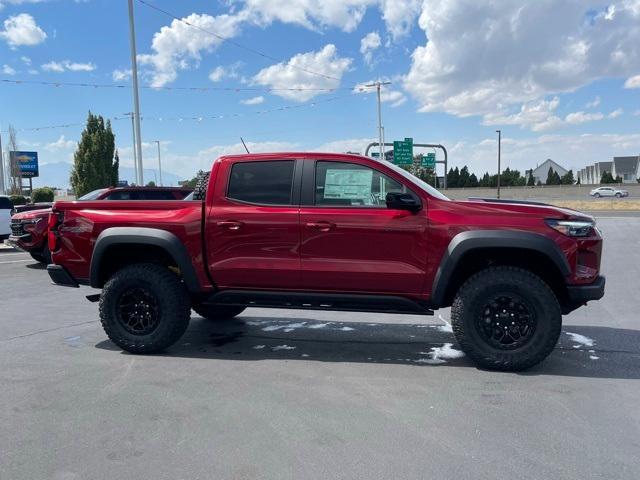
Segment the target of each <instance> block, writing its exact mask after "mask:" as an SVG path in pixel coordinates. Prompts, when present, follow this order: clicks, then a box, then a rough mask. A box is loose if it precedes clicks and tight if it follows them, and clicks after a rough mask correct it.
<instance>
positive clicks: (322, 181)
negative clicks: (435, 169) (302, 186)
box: [315, 161, 407, 207]
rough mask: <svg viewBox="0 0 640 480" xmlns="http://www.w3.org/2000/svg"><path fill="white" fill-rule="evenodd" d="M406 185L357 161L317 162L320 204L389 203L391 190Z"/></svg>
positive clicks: (355, 205)
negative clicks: (387, 198) (387, 200)
mask: <svg viewBox="0 0 640 480" xmlns="http://www.w3.org/2000/svg"><path fill="white" fill-rule="evenodd" d="M406 191H407V190H406V187H405V186H404V185H401V184H400V183H398V182H396V181H395V180H393V179H391V178H389V177H387V176H386V175H384V174H382V173H380V172H378V171H377V170H374V169H372V168H369V167H365V166H363V165H358V164H356V163H345V162H320V161H319V162H316V185H315V204H316V205H319V206H325V207H329V206H348V207H386V197H387V193H392V192H394V193H406Z"/></svg>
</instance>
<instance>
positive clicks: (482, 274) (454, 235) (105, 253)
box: [48, 153, 605, 370]
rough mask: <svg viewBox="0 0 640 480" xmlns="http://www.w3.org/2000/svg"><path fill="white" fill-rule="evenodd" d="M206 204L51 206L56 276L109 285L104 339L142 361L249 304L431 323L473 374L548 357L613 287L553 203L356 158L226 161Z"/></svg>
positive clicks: (590, 241)
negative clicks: (576, 317) (449, 335)
mask: <svg viewBox="0 0 640 480" xmlns="http://www.w3.org/2000/svg"><path fill="white" fill-rule="evenodd" d="M194 193H195V197H196V198H198V197H200V198H203V200H201V201H183V202H57V203H56V204H55V205H54V207H53V213H52V214H51V216H50V217H49V226H50V233H49V247H50V248H51V251H52V253H53V261H54V263H55V265H49V267H48V272H49V275H50V276H51V278H52V280H53V281H54V283H57V284H60V285H66V286H73V287H77V286H78V285H79V284H86V285H91V286H92V287H94V288H101V289H102V293H101V294H100V295H96V296H90V297H89V298H90V299H92V300H98V299H99V301H100V318H101V321H102V325H103V327H104V329H105V332H106V334H107V335H108V336H109V338H110V339H111V340H112V341H113V342H114V343H115V344H117V345H118V346H120V347H121V348H123V349H125V350H128V351H130V352H135V353H151V352H158V351H161V350H163V349H165V348H167V347H169V346H170V345H172V344H173V343H175V342H176V341H177V340H178V339H179V338H180V336H181V335H182V334H183V333H184V332H185V330H186V329H187V325H188V323H189V319H190V310H191V309H192V308H193V309H194V310H195V311H196V312H197V313H198V314H200V315H201V316H203V317H206V318H208V319H212V320H215V319H224V318H230V317H233V316H235V315H238V314H240V313H241V312H242V311H243V310H244V309H245V308H246V307H248V306H256V307H274V308H302V309H317V310H347V311H364V312H387V313H389V312H390V313H407V314H418V315H432V314H433V311H434V310H435V309H438V308H444V307H448V306H451V307H452V312H451V319H452V325H453V330H454V334H455V336H456V338H457V340H458V342H459V344H460V346H461V347H462V349H463V350H464V351H465V352H466V353H467V354H468V355H469V356H470V357H471V358H472V359H473V360H474V361H475V362H477V364H478V365H480V366H482V367H486V368H494V369H501V370H520V369H524V368H527V367H530V366H532V365H535V364H536V363H538V362H540V361H541V360H543V359H544V358H545V357H546V356H547V355H549V353H550V352H551V351H552V350H553V348H554V346H555V345H556V342H557V340H558V336H559V334H560V329H561V323H562V314H566V313H568V312H570V311H572V310H574V309H575V308H577V307H579V306H581V305H584V304H585V303H586V302H587V301H589V300H596V299H599V298H601V297H602V295H603V294H604V283H605V281H604V278H603V277H602V276H600V274H599V269H600V254H601V249H602V238H601V236H600V233H599V232H598V230H597V229H596V227H595V223H594V220H593V218H591V217H589V216H587V215H584V214H582V213H579V212H576V211H572V210H566V209H562V208H556V207H553V206H550V205H545V204H534V203H525V202H519V203H518V202H511V201H504V200H486V199H485V200H482V199H480V200H475V201H452V200H449V199H448V198H447V197H445V196H444V195H443V194H442V193H440V192H438V191H437V190H435V189H434V188H432V187H431V186H429V185H427V184H426V183H424V182H422V181H421V180H419V179H418V178H416V177H414V176H412V175H411V174H409V173H407V172H406V171H405V170H402V169H401V168H399V167H396V166H394V165H392V164H390V163H387V162H385V161H377V160H374V159H370V158H365V157H361V156H357V155H341V154H319V153H277V154H256V155H251V154H249V155H238V156H225V157H221V158H219V159H218V160H216V161H215V162H214V164H213V167H212V170H211V173H210V176H209V180H208V183H206V184H204V183H202V184H200V185H198V186H197V187H196V190H195V192H194Z"/></svg>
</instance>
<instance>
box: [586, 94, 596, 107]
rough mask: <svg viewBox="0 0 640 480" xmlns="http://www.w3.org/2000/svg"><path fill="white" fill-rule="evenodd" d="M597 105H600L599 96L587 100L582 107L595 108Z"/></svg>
mask: <svg viewBox="0 0 640 480" xmlns="http://www.w3.org/2000/svg"><path fill="white" fill-rule="evenodd" d="M598 105H600V96H597V97H596V98H594V99H593V100H591V101H590V102H587V104H586V105H585V106H584V108H595V107H597V106H598Z"/></svg>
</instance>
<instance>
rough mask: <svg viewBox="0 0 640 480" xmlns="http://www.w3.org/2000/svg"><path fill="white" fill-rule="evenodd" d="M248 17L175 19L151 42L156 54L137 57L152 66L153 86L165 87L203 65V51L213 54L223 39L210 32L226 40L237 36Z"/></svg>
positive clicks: (209, 16)
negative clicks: (183, 73) (182, 74)
mask: <svg viewBox="0 0 640 480" xmlns="http://www.w3.org/2000/svg"><path fill="white" fill-rule="evenodd" d="M246 18H247V14H246V13H243V12H240V13H238V14H236V15H227V14H224V15H218V16H217V17H213V16H211V15H207V14H202V15H198V14H196V13H192V14H191V15H189V16H188V17H185V18H184V19H183V20H184V21H185V22H188V23H189V24H190V25H193V26H195V27H197V28H194V27H193V26H189V25H187V24H185V23H183V22H181V21H179V20H173V21H172V22H171V25H170V26H164V27H162V28H161V29H160V31H159V32H156V33H155V34H154V36H153V41H152V42H151V49H152V50H153V52H154V53H151V54H143V55H138V60H139V62H140V64H141V65H143V66H149V67H151V70H152V71H151V72H150V75H151V78H152V82H151V84H152V85H153V86H155V87H162V86H164V85H166V84H168V83H171V82H173V81H174V80H175V79H176V78H177V77H178V71H180V70H186V69H189V68H191V67H192V66H193V65H197V64H198V63H199V62H200V59H201V55H202V52H210V51H212V50H213V49H215V48H216V47H218V46H219V45H220V44H221V43H222V41H223V40H221V39H220V38H219V37H216V36H214V35H212V34H210V33H207V32H215V33H216V34H217V35H220V36H221V37H224V38H231V37H234V36H236V35H237V34H238V32H239V29H240V25H241V23H242V21H244V20H246Z"/></svg>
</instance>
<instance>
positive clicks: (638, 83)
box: [624, 75, 640, 88]
mask: <svg viewBox="0 0 640 480" xmlns="http://www.w3.org/2000/svg"><path fill="white" fill-rule="evenodd" d="M624 88H640V75H635V76H633V77H629V78H627V81H626V82H624Z"/></svg>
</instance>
